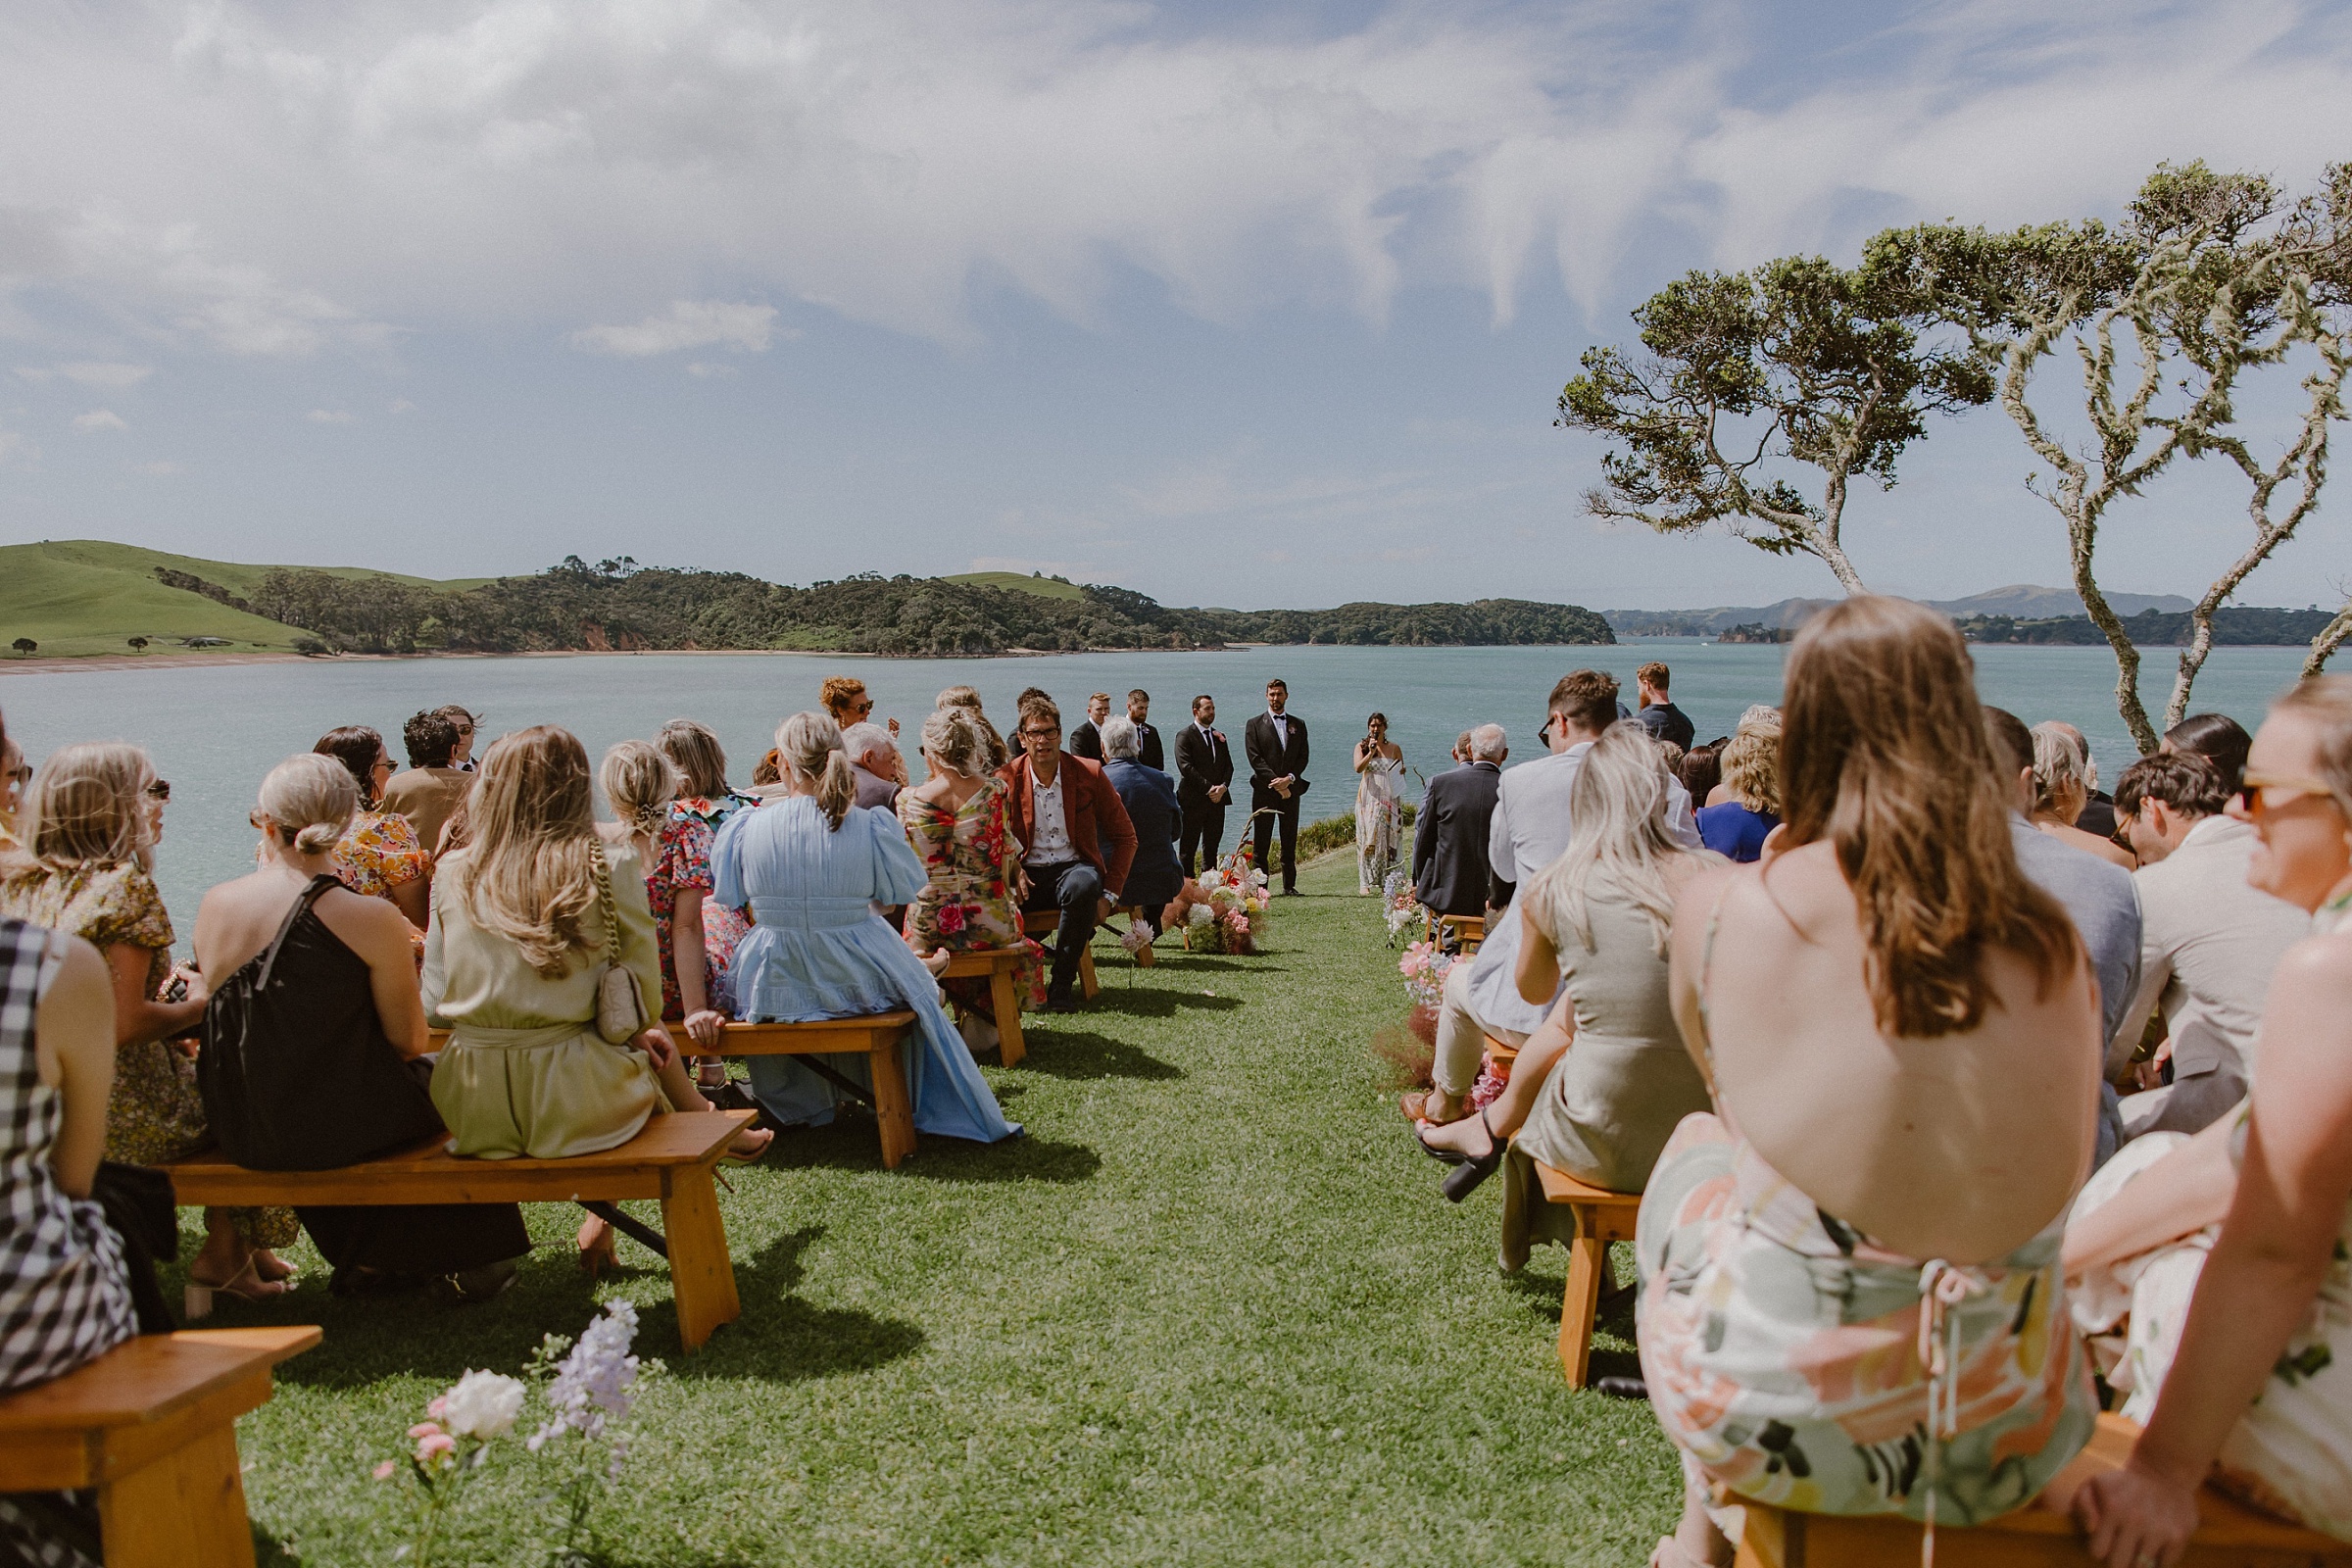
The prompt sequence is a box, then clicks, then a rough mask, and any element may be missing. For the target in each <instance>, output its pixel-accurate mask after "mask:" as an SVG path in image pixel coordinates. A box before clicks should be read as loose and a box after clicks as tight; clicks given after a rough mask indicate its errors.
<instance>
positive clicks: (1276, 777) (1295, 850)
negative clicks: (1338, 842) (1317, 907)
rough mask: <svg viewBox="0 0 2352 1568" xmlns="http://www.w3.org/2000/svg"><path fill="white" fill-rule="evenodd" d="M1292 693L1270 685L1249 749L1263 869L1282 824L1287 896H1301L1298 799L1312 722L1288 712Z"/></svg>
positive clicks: (1246, 741) (1247, 737) (1246, 737)
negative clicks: (1264, 708) (1308, 723)
mask: <svg viewBox="0 0 2352 1568" xmlns="http://www.w3.org/2000/svg"><path fill="white" fill-rule="evenodd" d="M1290 702H1291V689H1290V687H1288V686H1286V685H1284V684H1283V683H1282V682H1281V681H1278V680H1270V681H1268V682H1266V711H1264V712H1262V713H1260V714H1258V715H1257V716H1256V717H1254V718H1252V719H1250V726H1249V728H1248V729H1247V730H1245V731H1244V732H1243V741H1242V746H1243V749H1244V750H1245V751H1246V752H1247V753H1248V754H1249V758H1250V811H1251V813H1252V816H1253V819H1254V822H1255V828H1256V846H1257V847H1256V854H1257V865H1258V869H1260V870H1263V869H1265V864H1266V851H1267V849H1268V848H1269V847H1270V846H1271V843H1272V841H1273V837H1274V827H1275V824H1276V823H1280V824H1281V826H1282V891H1283V892H1285V893H1291V894H1295V893H1297V892H1298V891H1299V797H1300V796H1302V795H1304V794H1305V793H1306V721H1305V720H1304V719H1301V718H1298V717H1295V716H1293V715H1292V714H1290V713H1288V712H1286V711H1284V710H1285V709H1287V708H1288V707H1289V706H1290Z"/></svg>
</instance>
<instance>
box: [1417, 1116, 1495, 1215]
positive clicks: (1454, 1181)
mask: <svg viewBox="0 0 2352 1568" xmlns="http://www.w3.org/2000/svg"><path fill="white" fill-rule="evenodd" d="M1478 1124H1479V1125H1480V1126H1481V1127H1484V1128H1485V1129H1486V1130H1487V1139H1488V1149H1487V1152H1485V1153H1483V1154H1480V1155H1479V1156H1478V1157H1476V1158H1475V1159H1474V1158H1472V1157H1471V1156H1470V1155H1468V1154H1464V1155H1462V1156H1461V1168H1460V1169H1458V1170H1456V1171H1454V1173H1453V1174H1452V1175H1450V1176H1448V1177H1446V1180H1445V1182H1444V1184H1443V1185H1442V1186H1441V1187H1440V1188H1439V1191H1441V1192H1443V1193H1444V1194H1445V1195H1446V1201H1448V1202H1453V1203H1458V1202H1460V1201H1462V1200H1463V1199H1465V1198H1468V1197H1469V1196H1470V1195H1471V1194H1472V1193H1475V1192H1477V1191H1478V1184H1479V1183H1480V1182H1483V1181H1485V1180H1486V1179H1487V1178H1488V1177H1490V1176H1492V1175H1494V1174H1495V1172H1496V1171H1498V1170H1500V1169H1501V1168H1502V1156H1503V1155H1504V1154H1507V1153H1509V1152H1510V1148H1511V1146H1510V1144H1509V1143H1508V1142H1507V1141H1505V1140H1504V1139H1502V1138H1499V1137H1497V1136H1496V1135H1495V1124H1494V1123H1493V1122H1491V1121H1489V1120H1487V1113H1486V1112H1485V1111H1484V1110H1481V1111H1480V1112H1479V1113H1478ZM1421 1147H1422V1148H1424V1149H1428V1148H1429V1146H1428V1145H1427V1144H1424V1145H1422V1146H1421ZM1429 1152H1431V1153H1433V1154H1434V1153H1437V1152H1438V1151H1436V1150H1434V1149H1430V1151H1429Z"/></svg>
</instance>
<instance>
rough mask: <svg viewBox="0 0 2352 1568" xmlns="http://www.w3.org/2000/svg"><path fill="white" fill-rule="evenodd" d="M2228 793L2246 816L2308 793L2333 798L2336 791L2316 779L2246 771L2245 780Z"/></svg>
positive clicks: (2272, 808) (2326, 798) (2325, 798)
mask: <svg viewBox="0 0 2352 1568" xmlns="http://www.w3.org/2000/svg"><path fill="white" fill-rule="evenodd" d="M2230 793H2231V796H2232V798H2233V799H2234V800H2235V801H2236V802H2237V805H2238V809H2240V810H2242V811H2244V812H2245V813H2246V814H2247V815H2248V816H2256V815H2259V814H2260V813H2262V812H2263V811H2265V810H2271V811H2275V810H2277V809H2278V808H2280V807H2281V806H2284V805H2286V804H2287V803H2288V802H2290V801H2297V800H2301V799H2302V798H2303V797H2305V796H2307V795H2316V796H2318V797H2320V798H2321V799H2323V800H2332V799H2333V798H2334V795H2335V791H2333V790H2331V789H2329V788H2328V787H2327V785H2326V784H2324V783H2322V782H2321V781H2320V780H2318V779H2316V778H2294V777H2291V776H2290V777H2285V778H2273V777H2271V776H2269V775H2268V774H2263V773H2248V774H2247V775H2246V776H2245V781H2244V782H2243V783H2241V784H2239V785H2238V787H2237V788H2236V789H2235V790H2233V791H2231V792H2230Z"/></svg>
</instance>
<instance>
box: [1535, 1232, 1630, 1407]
mask: <svg viewBox="0 0 2352 1568" xmlns="http://www.w3.org/2000/svg"><path fill="white" fill-rule="evenodd" d="M1547 1250H1549V1251H1550V1252H1551V1255H1552V1256H1553V1257H1558V1256H1559V1253H1558V1251H1557V1250H1550V1249H1538V1250H1537V1252H1536V1257H1537V1259H1542V1258H1543V1257H1544V1253H1545V1251H1547ZM1502 1287H1503V1289H1504V1290H1505V1291H1508V1292H1509V1293H1510V1294H1511V1295H1513V1296H1515V1297H1517V1298H1519V1299H1520V1300H1522V1301H1523V1302H1525V1303H1526V1305H1527V1308H1528V1313H1529V1315H1530V1316H1531V1317H1533V1318H1535V1319H1537V1320H1538V1321H1540V1322H1541V1323H1542V1324H1543V1325H1544V1327H1545V1328H1546V1329H1548V1330H1550V1331H1551V1332H1552V1333H1554V1334H1557V1333H1558V1332H1559V1327H1560V1300H1561V1298H1562V1297H1563V1296H1564V1295H1565V1294H1566V1292H1567V1288H1568V1282H1567V1280H1566V1279H1565V1278H1563V1277H1562V1276H1560V1275H1557V1274H1549V1273H1538V1272H1537V1271H1536V1270H1535V1269H1533V1268H1526V1269H1522V1270H1520V1271H1519V1272H1518V1273H1517V1274H1511V1275H1505V1276H1504V1277H1503V1282H1502ZM1641 1295H1642V1293H1641V1292H1639V1291H1637V1290H1634V1289H1633V1288H1632V1286H1631V1279H1630V1275H1629V1276H1628V1283H1627V1284H1626V1285H1625V1286H1623V1287H1621V1288H1617V1289H1613V1290H1612V1289H1610V1288H1608V1287H1603V1288H1602V1291H1601V1297H1600V1313H1599V1315H1598V1317H1596V1318H1595V1319H1594V1320H1593V1348H1592V1352H1591V1355H1590V1357H1589V1361H1588V1367H1587V1371H1586V1374H1585V1377H1586V1381H1587V1383H1588V1385H1589V1384H1591V1383H1595V1382H1598V1381H1599V1380H1600V1379H1602V1378H1620V1377H1622V1378H1638V1377H1640V1376H1641V1375H1642V1358H1641V1356H1640V1354H1639V1353H1638V1352H1637V1351H1636V1350H1635V1349H1634V1348H1633V1347H1634V1310H1635V1308H1636V1307H1637V1306H1638V1305H1640V1303H1641Z"/></svg>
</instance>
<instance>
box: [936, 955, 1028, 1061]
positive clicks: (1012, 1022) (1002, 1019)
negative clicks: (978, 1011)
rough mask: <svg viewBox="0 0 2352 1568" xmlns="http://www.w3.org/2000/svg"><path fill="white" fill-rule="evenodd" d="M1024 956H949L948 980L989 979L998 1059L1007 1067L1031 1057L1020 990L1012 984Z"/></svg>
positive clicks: (989, 1003) (990, 1004)
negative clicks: (995, 1020) (1022, 1018)
mask: <svg viewBox="0 0 2352 1568" xmlns="http://www.w3.org/2000/svg"><path fill="white" fill-rule="evenodd" d="M1023 956H1025V955H1024V951H1023V950H1022V949H1019V948H966V949H964V950H963V951H962V952H960V953H955V954H951V955H949V956H948V968H947V975H946V978H948V979H951V980H960V979H965V978H970V977H974V976H978V975H986V976H988V1005H989V1006H990V1007H991V1008H992V1009H993V1010H994V1011H995V1012H996V1015H997V1053H998V1055H997V1059H998V1060H1000V1061H1002V1062H1003V1063H1004V1064H1005V1066H1007V1067H1017V1066H1019V1065H1020V1062H1021V1058H1022V1057H1023V1056H1026V1055H1027V1054H1029V1045H1028V1042H1027V1040H1026V1039H1025V1038H1024V1037H1023V1036H1022V1034H1021V992H1020V987H1019V986H1017V985H1016V984H1014V983H1013V976H1014V975H1015V974H1017V973H1019V972H1020V967H1021V959H1022V957H1023Z"/></svg>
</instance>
